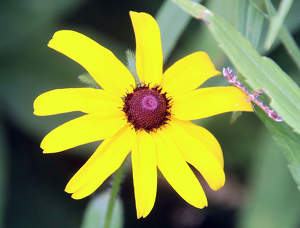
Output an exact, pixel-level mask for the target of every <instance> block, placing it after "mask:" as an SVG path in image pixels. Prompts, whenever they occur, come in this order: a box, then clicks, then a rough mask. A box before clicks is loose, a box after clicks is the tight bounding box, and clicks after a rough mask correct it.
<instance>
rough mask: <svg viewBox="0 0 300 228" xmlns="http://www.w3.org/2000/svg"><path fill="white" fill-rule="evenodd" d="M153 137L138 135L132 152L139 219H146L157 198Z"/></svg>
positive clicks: (140, 133)
mask: <svg viewBox="0 0 300 228" xmlns="http://www.w3.org/2000/svg"><path fill="white" fill-rule="evenodd" d="M155 150H156V148H155V144H154V142H153V139H152V137H151V136H150V135H149V134H148V133H147V132H145V131H140V132H138V133H137V136H136V138H135V142H134V146H133V148H132V152H131V158H132V172H133V184H134V193H135V204H136V211H137V218H141V217H144V218H145V217H146V216H147V215H148V214H149V213H150V211H151V210H152V208H153V206H154V202H155V198H156V189H157V170H156V164H157V162H156V152H155Z"/></svg>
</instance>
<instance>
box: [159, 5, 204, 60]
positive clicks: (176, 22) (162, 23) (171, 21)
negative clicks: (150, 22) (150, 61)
mask: <svg viewBox="0 0 300 228" xmlns="http://www.w3.org/2000/svg"><path fill="white" fill-rule="evenodd" d="M196 2H202V0H196ZM155 19H156V21H157V23H158V26H159V28H160V31H161V34H160V35H161V43H162V49H163V53H164V62H165V61H166V60H167V59H168V57H169V56H170V54H171V52H172V50H173V49H174V47H175V45H176V43H177V41H178V39H179V38H180V36H181V34H182V33H183V31H184V30H185V28H186V26H187V25H188V23H189V22H190V20H191V19H192V18H191V16H190V15H188V14H186V13H184V12H183V11H182V10H180V9H179V8H178V7H177V6H176V5H174V4H173V3H172V2H170V1H164V3H163V4H162V6H161V7H160V8H159V11H158V12H157V14H156V16H155Z"/></svg>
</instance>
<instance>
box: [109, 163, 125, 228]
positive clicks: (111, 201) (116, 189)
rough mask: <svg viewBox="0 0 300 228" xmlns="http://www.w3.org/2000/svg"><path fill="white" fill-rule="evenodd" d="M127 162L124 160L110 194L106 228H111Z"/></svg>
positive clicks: (116, 174)
mask: <svg viewBox="0 0 300 228" xmlns="http://www.w3.org/2000/svg"><path fill="white" fill-rule="evenodd" d="M126 161H127V159H125V160H124V162H123V164H122V165H121V166H120V168H119V169H118V170H117V171H116V172H115V176H114V180H113V185H112V189H111V193H110V198H109V202H108V208H107V212H106V218H105V224H104V228H109V226H110V221H111V218H112V215H113V210H114V206H115V201H116V198H117V196H118V192H119V189H120V183H121V180H122V176H123V171H124V168H125V163H126Z"/></svg>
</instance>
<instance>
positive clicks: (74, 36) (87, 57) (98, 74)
mask: <svg viewBox="0 0 300 228" xmlns="http://www.w3.org/2000/svg"><path fill="white" fill-rule="evenodd" d="M48 46H49V47H50V48H53V49H54V50H56V51H59V52H61V53H63V54H64V55H66V56H68V57H69V58H71V59H73V60H74V61H76V62H78V63H79V64H80V65H81V66H83V67H84V68H85V69H86V70H87V71H88V72H89V73H90V75H91V76H93V78H94V79H95V80H96V82H97V83H98V84H99V85H100V86H101V87H102V88H103V89H105V90H107V91H108V92H111V93H114V94H116V95H117V96H119V97H122V96H124V95H125V94H126V89H128V90H129V91H131V89H132V88H131V85H133V86H135V82H134V79H133V77H132V75H131V74H130V72H129V70H128V69H127V68H126V67H125V66H124V65H123V64H122V63H121V62H120V61H119V60H118V59H117V58H116V56H115V55H114V54H113V53H112V52H111V51H109V50H108V49H106V48H104V47H102V46H101V45H99V44H98V43H96V42H95V41H93V40H92V39H90V38H88V37H86V36H85V35H83V34H80V33H78V32H74V31H70V30H61V31H58V32H56V33H55V34H54V36H53V38H52V40H50V42H49V44H48Z"/></svg>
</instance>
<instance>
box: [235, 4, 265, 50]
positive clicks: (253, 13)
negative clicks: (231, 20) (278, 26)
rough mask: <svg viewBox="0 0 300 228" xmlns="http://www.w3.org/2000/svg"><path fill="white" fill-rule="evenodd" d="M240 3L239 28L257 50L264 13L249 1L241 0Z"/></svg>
mask: <svg viewBox="0 0 300 228" xmlns="http://www.w3.org/2000/svg"><path fill="white" fill-rule="evenodd" d="M238 4H239V5H238V30H239V32H240V33H241V34H243V35H244V36H245V37H246V38H247V39H248V40H249V41H250V43H251V44H252V46H253V47H254V48H255V49H256V50H257V47H258V44H259V41H260V36H261V31H262V26H263V22H264V15H263V14H262V13H261V12H260V10H258V9H257V8H256V7H255V6H254V5H253V4H252V3H251V2H249V1H245V0H239V2H238Z"/></svg>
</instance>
